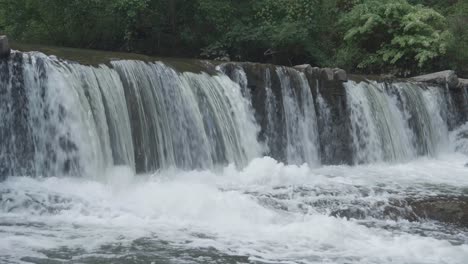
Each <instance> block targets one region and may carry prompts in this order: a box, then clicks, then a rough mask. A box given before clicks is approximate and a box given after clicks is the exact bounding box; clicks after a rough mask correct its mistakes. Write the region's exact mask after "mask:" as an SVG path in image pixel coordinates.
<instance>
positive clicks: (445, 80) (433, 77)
mask: <svg viewBox="0 0 468 264" xmlns="http://www.w3.org/2000/svg"><path fill="white" fill-rule="evenodd" d="M411 79H412V80H414V81H417V82H426V83H432V84H439V85H446V84H448V87H449V88H450V89H456V88H457V87H458V82H459V79H458V77H457V75H456V74H455V72H454V71H451V70H448V71H441V72H434V73H430V74H426V75H421V76H416V77H413V78H411Z"/></svg>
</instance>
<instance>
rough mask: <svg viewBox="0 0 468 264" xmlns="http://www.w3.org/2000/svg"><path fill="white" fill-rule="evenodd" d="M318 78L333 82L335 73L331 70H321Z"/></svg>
mask: <svg viewBox="0 0 468 264" xmlns="http://www.w3.org/2000/svg"><path fill="white" fill-rule="evenodd" d="M320 77H321V78H322V79H324V80H326V81H333V80H334V78H335V73H334V72H333V69H330V68H323V69H321V72H320Z"/></svg>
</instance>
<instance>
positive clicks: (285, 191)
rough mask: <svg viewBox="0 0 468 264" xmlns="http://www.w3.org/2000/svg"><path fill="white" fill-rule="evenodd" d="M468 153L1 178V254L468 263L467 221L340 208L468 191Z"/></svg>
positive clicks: (36, 258)
mask: <svg viewBox="0 0 468 264" xmlns="http://www.w3.org/2000/svg"><path fill="white" fill-rule="evenodd" d="M467 160H468V159H467V157H466V156H464V155H462V154H450V155H443V156H441V157H439V158H437V159H431V158H421V159H418V160H415V161H412V162H408V163H403V164H385V163H378V164H372V165H363V166H356V167H349V166H324V167H320V168H309V167H308V166H307V165H303V166H292V165H284V164H282V163H278V162H277V161H275V160H274V159H271V158H268V157H265V158H259V159H255V160H253V161H252V162H251V163H250V164H249V165H248V166H247V167H246V168H245V169H243V170H238V169H236V168H235V167H234V166H228V167H225V168H219V169H217V170H211V171H181V170H176V169H174V170H165V171H160V172H158V173H155V174H153V175H144V176H142V175H139V176H138V177H134V175H132V173H131V170H129V169H128V168H126V167H115V168H114V169H112V170H109V171H108V172H107V175H105V177H97V178H101V179H103V180H101V181H94V180H86V179H77V178H54V177H51V178H44V179H34V178H30V177H11V178H8V179H7V180H6V182H3V183H2V184H1V185H0V262H1V263H434V264H436V263H437V264H440V263H450V264H456V263H460V264H464V263H466V260H467V259H468V244H467V243H468V230H466V229H463V228H458V227H455V226H447V225H441V224H439V223H437V222H432V221H422V222H409V221H407V220H403V219H397V220H390V219H385V217H379V216H378V215H377V216H376V215H367V216H365V217H363V218H362V219H346V218H339V217H333V216H330V214H331V213H332V211H333V210H337V209H349V208H358V209H360V210H363V211H366V210H368V211H372V212H375V211H376V208H379V207H383V206H385V205H387V204H389V202H390V201H391V200H392V199H399V198H402V199H404V198H408V197H413V198H418V197H419V198H421V197H432V196H438V195H446V194H450V195H457V194H459V195H466V194H467V192H468V177H467V175H468V168H466V167H464V165H465V163H466V161H467ZM324 201H326V203H324ZM377 211H378V210H377Z"/></svg>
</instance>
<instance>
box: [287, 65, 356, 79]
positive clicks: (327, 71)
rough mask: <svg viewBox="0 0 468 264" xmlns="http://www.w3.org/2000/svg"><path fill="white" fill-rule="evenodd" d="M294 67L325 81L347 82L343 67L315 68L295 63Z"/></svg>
mask: <svg viewBox="0 0 468 264" xmlns="http://www.w3.org/2000/svg"><path fill="white" fill-rule="evenodd" d="M293 68H294V69H296V70H298V71H301V72H304V73H307V74H310V75H312V76H314V77H317V78H319V79H323V80H326V81H337V82H347V81H348V74H347V73H346V71H345V70H343V69H338V68H334V69H332V68H317V67H312V66H311V65H310V64H303V65H296V66H294V67H293Z"/></svg>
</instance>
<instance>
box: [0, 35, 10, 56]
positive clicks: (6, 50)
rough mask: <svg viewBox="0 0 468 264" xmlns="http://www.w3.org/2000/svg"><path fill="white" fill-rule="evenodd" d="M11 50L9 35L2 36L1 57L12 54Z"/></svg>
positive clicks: (0, 43) (0, 42)
mask: <svg viewBox="0 0 468 264" xmlns="http://www.w3.org/2000/svg"><path fill="white" fill-rule="evenodd" d="M10 52H11V49H10V45H9V44H8V38H7V36H0V59H2V58H7V57H8V56H10Z"/></svg>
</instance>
